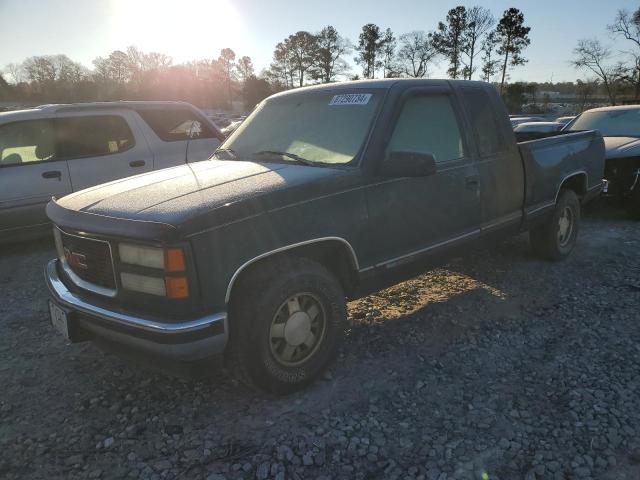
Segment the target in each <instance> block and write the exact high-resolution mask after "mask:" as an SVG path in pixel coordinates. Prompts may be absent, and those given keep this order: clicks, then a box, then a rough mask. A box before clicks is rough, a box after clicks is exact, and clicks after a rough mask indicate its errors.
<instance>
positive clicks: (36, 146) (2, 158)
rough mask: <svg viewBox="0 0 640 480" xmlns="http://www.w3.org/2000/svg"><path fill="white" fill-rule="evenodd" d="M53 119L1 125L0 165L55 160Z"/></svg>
mask: <svg viewBox="0 0 640 480" xmlns="http://www.w3.org/2000/svg"><path fill="white" fill-rule="evenodd" d="M54 157H55V141H54V131H53V123H52V121H51V120H26V121H18V122H12V123H8V124H6V125H2V126H0V167H6V166H11V165H23V164H30V163H35V162H45V161H48V160H53V159H54Z"/></svg>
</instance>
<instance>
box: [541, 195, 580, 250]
mask: <svg viewBox="0 0 640 480" xmlns="http://www.w3.org/2000/svg"><path fill="white" fill-rule="evenodd" d="M579 223H580V202H579V200H578V197H577V196H576V194H575V192H573V191H572V190H563V191H562V192H561V193H560V196H559V198H558V202H557V203H556V206H555V210H554V212H553V215H552V217H551V219H550V220H549V221H548V222H547V223H545V224H544V225H541V226H539V227H537V228H535V229H533V230H531V231H530V232H529V239H530V241H531V246H532V247H533V250H534V252H535V253H536V254H537V255H539V256H541V257H542V258H546V259H547V260H562V259H563V258H566V257H567V256H568V255H569V254H570V253H571V251H572V250H573V248H574V247H575V245H576V241H577V239H578V225H579Z"/></svg>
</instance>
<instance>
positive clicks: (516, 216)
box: [480, 211, 522, 230]
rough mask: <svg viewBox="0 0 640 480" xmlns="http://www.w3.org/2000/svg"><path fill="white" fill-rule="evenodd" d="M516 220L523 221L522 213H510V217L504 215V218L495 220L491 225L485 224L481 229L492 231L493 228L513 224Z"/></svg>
mask: <svg viewBox="0 0 640 480" xmlns="http://www.w3.org/2000/svg"><path fill="white" fill-rule="evenodd" d="M514 220H522V212H521V211H517V212H513V213H509V214H508V215H503V216H502V217H499V218H498V219H497V220H494V221H493V222H491V223H484V224H482V225H481V227H480V229H481V230H490V229H492V228H495V227H499V226H500V225H503V224H505V223H510V222H513V221H514Z"/></svg>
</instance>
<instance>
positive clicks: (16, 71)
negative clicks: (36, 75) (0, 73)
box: [4, 63, 25, 84]
mask: <svg viewBox="0 0 640 480" xmlns="http://www.w3.org/2000/svg"><path fill="white" fill-rule="evenodd" d="M4 70H5V72H6V73H8V74H9V75H10V76H11V81H12V82H13V83H15V84H18V83H22V82H24V81H25V71H24V68H22V64H21V63H9V64H7V65H5V68H4Z"/></svg>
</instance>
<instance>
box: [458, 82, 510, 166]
mask: <svg viewBox="0 0 640 480" xmlns="http://www.w3.org/2000/svg"><path fill="white" fill-rule="evenodd" d="M462 91H463V96H464V101H465V104H466V106H467V111H468V112H469V116H470V120H471V124H472V125H473V132H474V135H475V139H476V143H477V145H478V150H479V153H480V156H481V157H487V156H489V155H493V154H495V153H497V152H501V151H504V150H505V143H504V142H503V141H502V136H501V135H500V131H501V130H500V126H499V125H498V123H497V122H496V118H497V115H496V114H495V113H494V111H493V109H492V108H491V99H490V98H489V95H488V94H487V92H485V91H484V90H481V89H479V88H464V89H463V90H462Z"/></svg>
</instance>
